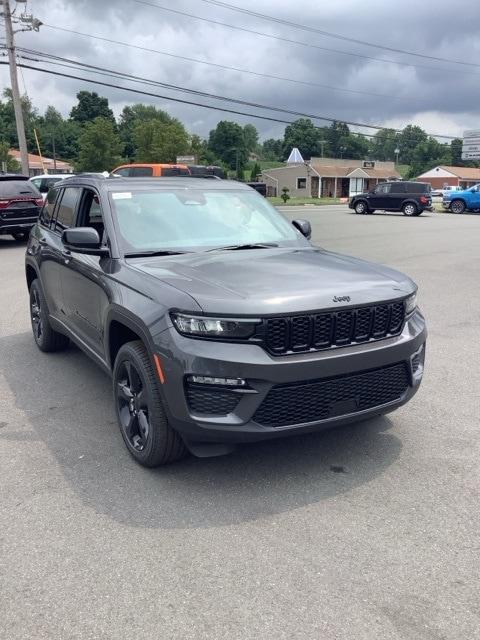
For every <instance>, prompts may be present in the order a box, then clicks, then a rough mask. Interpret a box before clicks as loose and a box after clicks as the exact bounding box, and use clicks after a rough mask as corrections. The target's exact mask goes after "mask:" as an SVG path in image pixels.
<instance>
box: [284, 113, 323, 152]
mask: <svg viewBox="0 0 480 640" xmlns="http://www.w3.org/2000/svg"><path fill="white" fill-rule="evenodd" d="M318 141H319V130H318V128H317V127H316V126H315V125H314V124H313V122H312V121H311V120H310V119H309V118H299V119H298V120H295V122H292V124H289V125H287V127H286V128H285V133H284V136H283V158H284V159H287V158H288V156H289V155H290V152H291V150H292V149H293V148H294V147H297V149H299V151H300V153H301V154H302V156H303V158H304V160H308V159H309V158H311V157H312V156H318V155H320V153H319V148H320V147H319V144H318Z"/></svg>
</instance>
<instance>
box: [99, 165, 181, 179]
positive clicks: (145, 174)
mask: <svg viewBox="0 0 480 640" xmlns="http://www.w3.org/2000/svg"><path fill="white" fill-rule="evenodd" d="M112 174H113V175H117V176H122V177H123V178H160V177H162V176H164V177H165V176H166V177H172V176H189V175H191V174H190V170H189V168H188V167H187V165H186V164H150V163H145V164H122V165H120V166H119V167H117V168H116V169H114V170H113V171H112Z"/></svg>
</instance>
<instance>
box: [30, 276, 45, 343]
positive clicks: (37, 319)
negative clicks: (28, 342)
mask: <svg viewBox="0 0 480 640" xmlns="http://www.w3.org/2000/svg"><path fill="white" fill-rule="evenodd" d="M40 305H41V303H40V300H39V293H38V290H37V289H36V288H32V292H31V295H30V318H31V320H32V331H33V337H34V338H35V342H36V343H37V344H38V343H39V342H41V341H42V337H43V323H42V315H41V306H40Z"/></svg>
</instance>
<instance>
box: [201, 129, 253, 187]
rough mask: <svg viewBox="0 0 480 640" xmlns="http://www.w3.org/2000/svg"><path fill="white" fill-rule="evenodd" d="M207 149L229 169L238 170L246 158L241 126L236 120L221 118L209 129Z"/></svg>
mask: <svg viewBox="0 0 480 640" xmlns="http://www.w3.org/2000/svg"><path fill="white" fill-rule="evenodd" d="M208 149H209V150H210V151H211V152H212V153H213V154H214V155H215V156H216V157H217V158H219V159H220V160H222V161H223V162H224V163H225V164H226V165H227V166H228V167H230V169H236V170H237V171H238V172H240V171H242V175H243V169H244V168H245V165H246V163H247V160H248V149H247V148H246V146H245V138H244V135H243V129H242V127H241V126H240V125H239V124H237V123H236V122H229V121H228V120H222V121H221V122H219V123H218V124H217V126H216V128H215V129H213V130H212V131H210V135H209V138H208Z"/></svg>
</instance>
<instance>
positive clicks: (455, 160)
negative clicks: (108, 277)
mask: <svg viewBox="0 0 480 640" xmlns="http://www.w3.org/2000/svg"><path fill="white" fill-rule="evenodd" d="M462 146H463V140H462V139H461V138H455V139H454V140H452V141H451V143H450V154H451V156H452V165H453V166H454V167H458V166H459V165H460V166H461V165H462V164H463V161H462Z"/></svg>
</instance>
